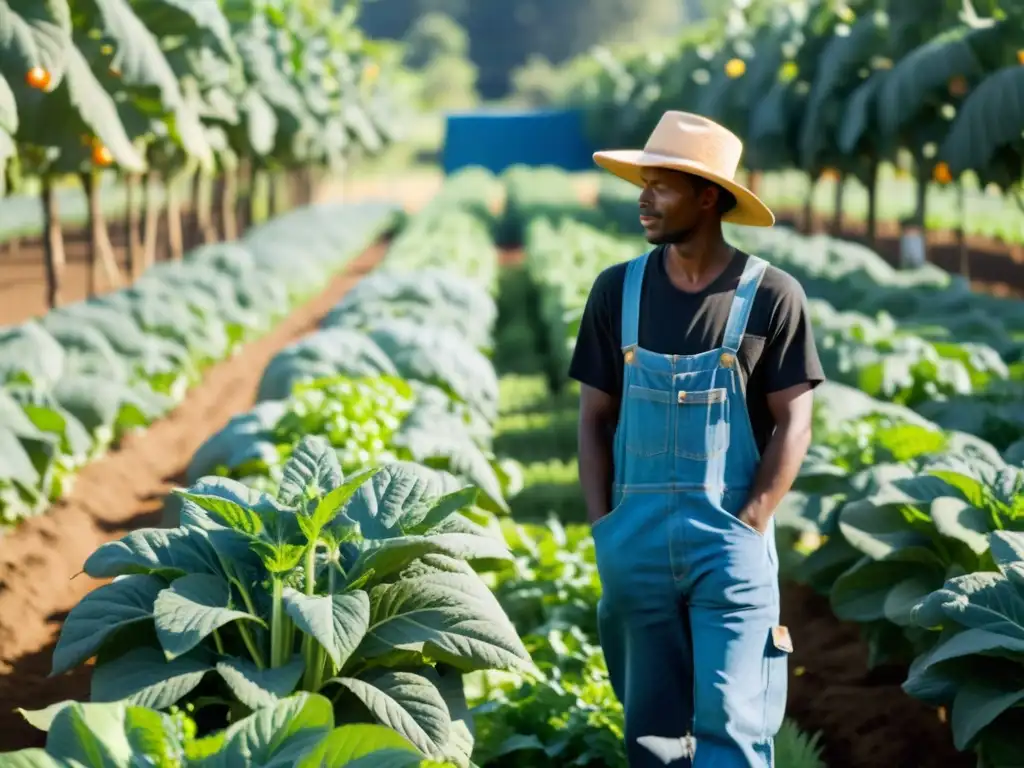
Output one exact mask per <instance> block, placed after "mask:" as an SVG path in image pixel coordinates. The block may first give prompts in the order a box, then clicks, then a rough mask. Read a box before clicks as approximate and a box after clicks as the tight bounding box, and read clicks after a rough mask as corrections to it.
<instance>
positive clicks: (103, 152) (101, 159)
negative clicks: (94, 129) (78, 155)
mask: <svg viewBox="0 0 1024 768" xmlns="http://www.w3.org/2000/svg"><path fill="white" fill-rule="evenodd" d="M92 162H93V165H99V166H102V167H106V166H108V165H111V164H113V162H114V156H113V155H112V154H110V150H109V149H107V148H106V147H105V146H103V145H102V144H99V143H97V144H94V145H93V148H92Z"/></svg>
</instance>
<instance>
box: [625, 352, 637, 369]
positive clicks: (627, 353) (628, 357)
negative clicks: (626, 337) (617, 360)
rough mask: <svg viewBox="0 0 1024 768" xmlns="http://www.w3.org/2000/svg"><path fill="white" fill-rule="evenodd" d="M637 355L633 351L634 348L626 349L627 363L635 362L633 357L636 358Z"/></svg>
mask: <svg viewBox="0 0 1024 768" xmlns="http://www.w3.org/2000/svg"><path fill="white" fill-rule="evenodd" d="M635 356H636V355H635V354H634V353H633V350H632V349H627V350H626V363H627V364H630V365H632V363H633V358H634V357H635Z"/></svg>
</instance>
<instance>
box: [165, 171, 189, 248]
mask: <svg viewBox="0 0 1024 768" xmlns="http://www.w3.org/2000/svg"><path fill="white" fill-rule="evenodd" d="M180 180H181V177H180V175H179V174H176V173H171V174H165V175H164V187H165V188H166V194H167V246H168V248H169V249H170V254H171V258H172V259H174V260H175V261H181V257H182V256H184V255H185V236H184V232H183V231H182V226H181V197H180V194H179V192H178V182H179V181H180Z"/></svg>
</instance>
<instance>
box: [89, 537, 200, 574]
mask: <svg viewBox="0 0 1024 768" xmlns="http://www.w3.org/2000/svg"><path fill="white" fill-rule="evenodd" d="M82 570H84V571H85V572H86V573H87V574H88V575H89V576H92V577H93V578H94V579H107V578H111V577H114V576H121V575H123V574H131V573H136V574H156V575H160V576H163V577H165V578H168V579H173V578H176V577H178V576H183V575H184V574H186V573H217V572H218V571H219V566H218V564H217V562H216V553H213V552H211V551H210V550H209V543H208V542H207V541H206V540H205V539H204V537H203V535H202V534H201V533H200V532H199V531H192V530H187V529H184V528H177V529H171V530H167V529H163V528H143V529H141V530H138V531H132V532H131V533H129V534H126V535H125V536H123V537H121V539H120V540H119V541H111V542H108V543H106V544H102V545H101V546H100V547H99V548H98V549H97V550H96V551H95V552H93V553H92V554H91V555H89V557H88V559H87V560H86V561H85V565H84V566H83V567H82Z"/></svg>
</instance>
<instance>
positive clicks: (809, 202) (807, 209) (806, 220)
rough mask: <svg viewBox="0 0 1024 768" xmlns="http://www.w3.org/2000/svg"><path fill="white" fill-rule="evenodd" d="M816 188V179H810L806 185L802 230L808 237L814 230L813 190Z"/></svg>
mask: <svg viewBox="0 0 1024 768" xmlns="http://www.w3.org/2000/svg"><path fill="white" fill-rule="evenodd" d="M816 186H817V179H815V178H813V177H811V178H810V179H809V182H808V185H807V196H806V197H805V198H804V212H803V230H804V232H806V233H807V234H808V235H809V234H811V232H812V231H813V229H814V188H815V187H816Z"/></svg>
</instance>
